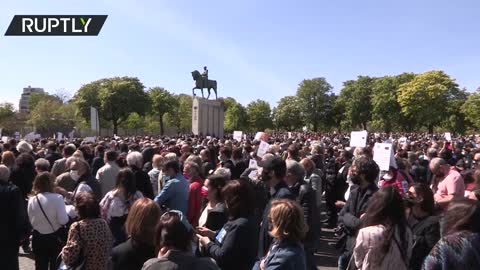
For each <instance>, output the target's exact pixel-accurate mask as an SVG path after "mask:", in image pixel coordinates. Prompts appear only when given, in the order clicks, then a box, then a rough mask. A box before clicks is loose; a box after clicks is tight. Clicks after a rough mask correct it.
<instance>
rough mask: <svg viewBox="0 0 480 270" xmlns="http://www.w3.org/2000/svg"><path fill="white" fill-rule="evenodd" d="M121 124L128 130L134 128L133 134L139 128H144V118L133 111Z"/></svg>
mask: <svg viewBox="0 0 480 270" xmlns="http://www.w3.org/2000/svg"><path fill="white" fill-rule="evenodd" d="M123 125H124V126H125V127H126V128H128V129H130V130H135V134H137V132H138V130H139V129H143V128H145V118H144V117H143V116H141V115H139V114H138V113H136V112H133V113H131V114H130V115H129V116H128V118H127V120H125V122H124V123H123Z"/></svg>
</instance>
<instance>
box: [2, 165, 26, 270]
mask: <svg viewBox="0 0 480 270" xmlns="http://www.w3.org/2000/svg"><path fill="white" fill-rule="evenodd" d="M9 177H10V170H9V169H8V168H7V167H6V166H5V165H0V213H2V218H1V219H0V243H1V244H0V254H1V256H0V264H1V268H2V269H8V270H18V269H19V262H18V248H19V246H20V242H22V240H23V238H24V237H25V236H26V235H27V232H28V227H29V225H28V224H29V222H28V216H27V211H26V206H25V200H24V199H23V196H22V193H21V191H20V189H19V188H18V187H17V186H15V185H13V184H11V183H9V182H8V179H9Z"/></svg>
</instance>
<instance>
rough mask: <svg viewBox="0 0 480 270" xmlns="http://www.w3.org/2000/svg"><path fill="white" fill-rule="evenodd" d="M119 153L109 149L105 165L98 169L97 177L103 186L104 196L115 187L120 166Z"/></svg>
mask: <svg viewBox="0 0 480 270" xmlns="http://www.w3.org/2000/svg"><path fill="white" fill-rule="evenodd" d="M117 158H118V153H117V152H115V151H108V152H106V153H105V158H104V159H105V165H103V167H101V168H100V169H99V170H98V171H97V175H96V177H95V178H96V179H97V180H98V182H100V186H101V188H102V197H103V196H105V194H107V193H108V192H109V191H110V190H112V189H113V188H114V187H115V184H116V182H117V175H118V172H119V171H120V167H119V166H118V164H117Z"/></svg>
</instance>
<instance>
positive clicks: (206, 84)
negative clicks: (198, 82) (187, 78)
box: [202, 66, 208, 88]
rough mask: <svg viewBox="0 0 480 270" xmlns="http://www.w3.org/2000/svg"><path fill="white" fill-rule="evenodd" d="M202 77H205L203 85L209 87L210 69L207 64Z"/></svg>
mask: <svg viewBox="0 0 480 270" xmlns="http://www.w3.org/2000/svg"><path fill="white" fill-rule="evenodd" d="M202 78H203V87H204V88H208V69H207V67H206V66H205V67H203V72H202Z"/></svg>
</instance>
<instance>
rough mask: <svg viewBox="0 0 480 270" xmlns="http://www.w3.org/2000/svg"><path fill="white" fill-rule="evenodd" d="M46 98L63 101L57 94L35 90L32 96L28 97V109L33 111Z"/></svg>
mask: <svg viewBox="0 0 480 270" xmlns="http://www.w3.org/2000/svg"><path fill="white" fill-rule="evenodd" d="M46 99H48V100H53V101H58V102H59V103H63V102H62V100H61V99H60V98H58V97H56V96H53V95H49V94H48V93H43V92H35V93H32V94H30V97H29V99H28V110H29V111H33V110H34V109H35V107H36V106H37V105H38V103H39V102H40V101H42V100H46Z"/></svg>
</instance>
